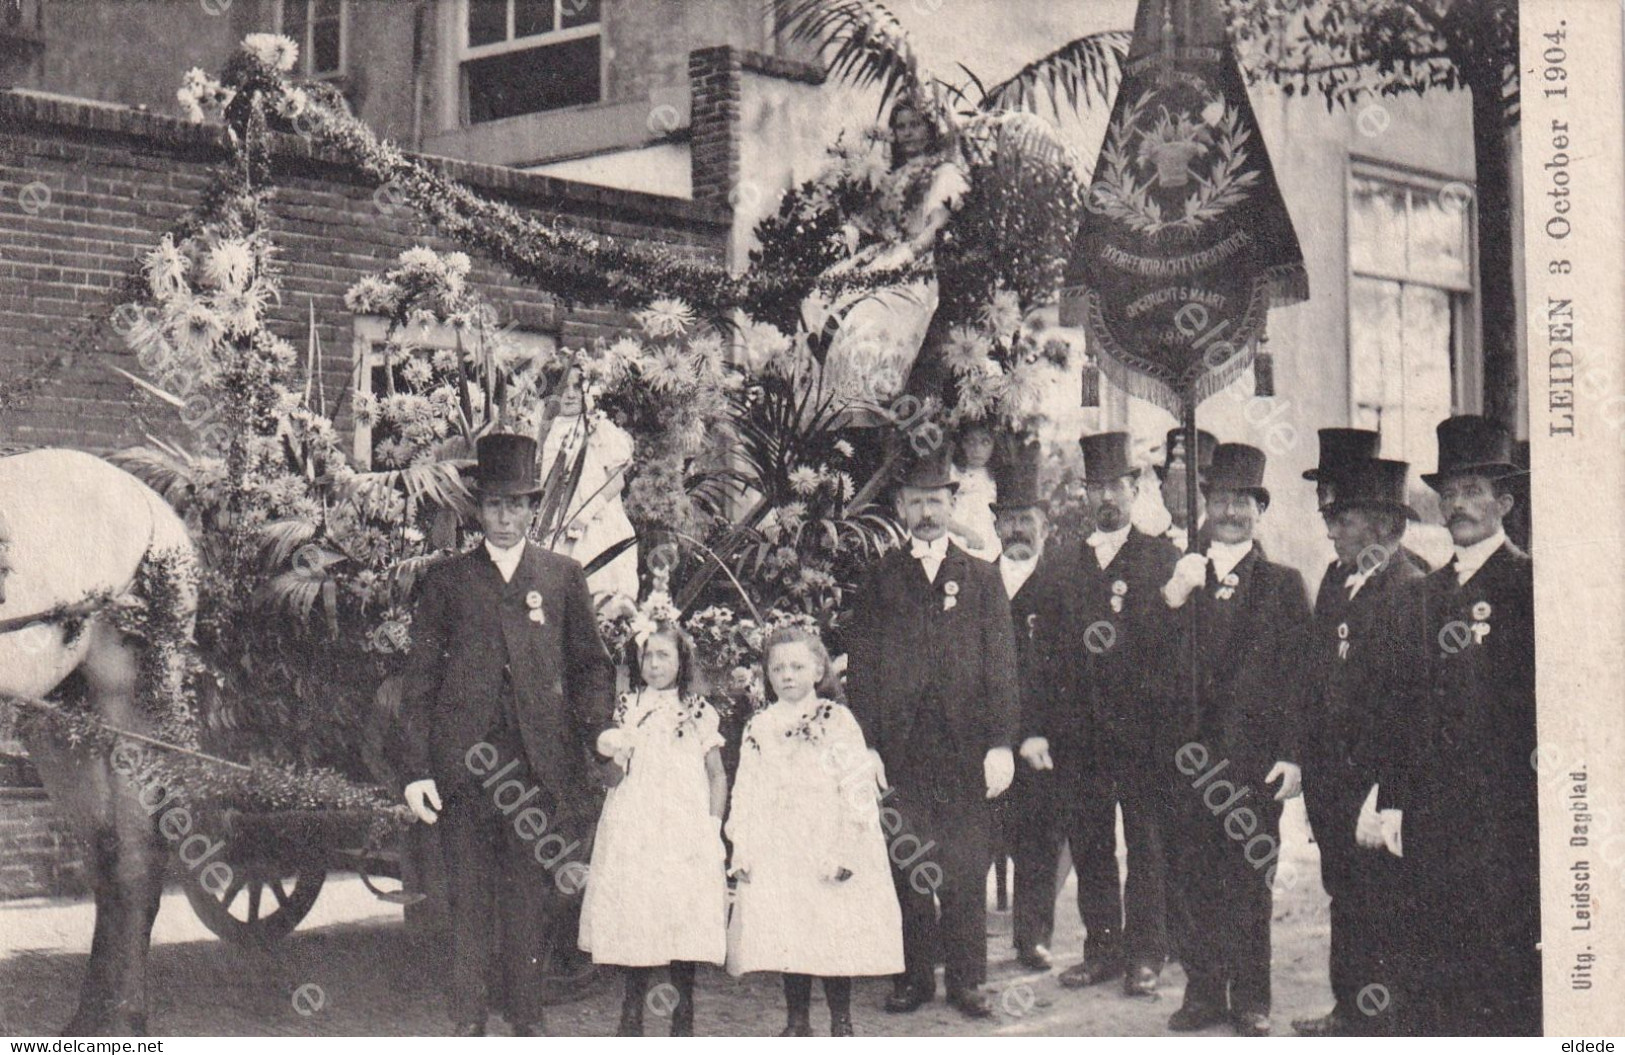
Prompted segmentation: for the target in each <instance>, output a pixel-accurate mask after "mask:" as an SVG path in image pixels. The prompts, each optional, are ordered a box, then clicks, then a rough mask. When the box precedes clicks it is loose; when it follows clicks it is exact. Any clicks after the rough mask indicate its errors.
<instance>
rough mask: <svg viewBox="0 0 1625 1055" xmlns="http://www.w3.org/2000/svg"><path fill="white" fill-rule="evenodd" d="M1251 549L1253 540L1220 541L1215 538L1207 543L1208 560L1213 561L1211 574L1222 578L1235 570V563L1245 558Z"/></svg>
mask: <svg viewBox="0 0 1625 1055" xmlns="http://www.w3.org/2000/svg"><path fill="white" fill-rule="evenodd" d="M1252 551H1253V540H1252V539H1248V540H1247V541H1246V542H1220V541H1218V540H1217V539H1215V540H1213V541H1212V542H1209V543H1208V544H1207V556H1208V560H1210V561H1212V562H1213V574H1215V575H1217V576H1218V577H1219V578H1221V579H1222V578H1224V577H1225V576H1226V575H1229V574H1230V573H1231V572H1233V571H1235V570H1236V565H1238V564H1240V563H1241V562H1242V561H1243V560H1244V559H1246V557H1247V554H1249V553H1251V552H1252Z"/></svg>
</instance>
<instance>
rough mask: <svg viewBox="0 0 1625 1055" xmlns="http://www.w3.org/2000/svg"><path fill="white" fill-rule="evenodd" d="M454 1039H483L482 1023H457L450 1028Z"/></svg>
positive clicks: (483, 1029) (483, 1027) (483, 1028)
mask: <svg viewBox="0 0 1625 1055" xmlns="http://www.w3.org/2000/svg"><path fill="white" fill-rule="evenodd" d="M451 1035H452V1036H454V1037H483V1036H485V1023H484V1022H459V1023H457V1024H456V1025H454V1026H452V1027H451Z"/></svg>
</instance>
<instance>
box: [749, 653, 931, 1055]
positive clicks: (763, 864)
mask: <svg viewBox="0 0 1625 1055" xmlns="http://www.w3.org/2000/svg"><path fill="white" fill-rule="evenodd" d="M762 665H763V666H764V667H765V668H766V673H767V679H768V683H769V684H770V685H771V686H772V694H773V697H774V702H772V703H771V704H769V705H768V706H767V707H764V708H763V709H762V710H760V711H758V712H757V713H756V714H755V715H754V716H753V717H752V718H751V720H750V722H749V724H747V725H746V726H745V735H744V742H743V744H742V746H741V748H740V757H739V773H738V776H737V778H736V782H735V784H734V793H733V804H732V807H731V809H730V811H729V815H728V838H729V839H730V840H731V841H732V843H733V859H732V862H731V867H730V869H729V871H730V874H732V875H734V876H736V877H737V878H738V881H739V882H738V887H737V889H736V893H735V895H734V907H733V914H732V916H731V917H730V918H729V920H728V972H729V973H730V974H734V975H740V974H744V973H746V972H748V971H780V972H783V974H784V997H785V1003H786V1004H787V1005H788V1010H789V1016H788V1018H789V1021H788V1024H787V1025H786V1026H785V1028H784V1032H783V1033H782V1034H781V1036H787V1037H789V1036H795V1037H805V1036H811V1035H812V1025H811V1021H810V1010H809V1008H810V1004H811V1000H812V976H814V975H818V976H821V977H822V978H823V979H824V996H825V997H826V999H827V1000H828V1002H829V1015H830V1035H831V1036H836V1037H841V1036H851V1035H852V976H853V975H890V974H897V973H898V972H900V971H902V969H903V919H902V914H901V912H900V911H899V909H898V906H897V892H896V890H895V888H894V887H893V886H892V874H891V866H890V863H889V861H888V860H887V856H886V837H885V833H884V832H883V831H882V829H881V827H880V810H879V801H878V797H877V785H876V779H875V777H876V774H875V770H874V767H873V764H872V762H871V761H870V757H869V752H868V749H867V748H866V747H865V745H864V741H863V730H862V729H860V728H859V727H858V723H857V719H855V718H853V717H852V712H851V711H849V710H847V708H846V705H845V704H843V703H840V702H838V701H839V699H840V688H839V684H838V682H837V681H836V679H835V675H834V672H833V670H832V669H831V666H830V661H829V653H828V652H826V651H825V650H824V646H823V644H822V642H820V641H819V640H818V638H817V637H816V636H815V635H814V634H812V633H811V632H809V631H807V630H805V629H803V628H800V627H789V628H785V629H781V630H776V631H774V632H773V633H772V634H770V635H769V636H768V639H767V643H766V645H765V647H764V648H763V660H762Z"/></svg>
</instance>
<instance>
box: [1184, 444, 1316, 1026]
mask: <svg viewBox="0 0 1625 1055" xmlns="http://www.w3.org/2000/svg"><path fill="white" fill-rule="evenodd" d="M1203 492H1204V498H1205V499H1206V507H1207V533H1208V535H1209V541H1208V542H1207V546H1206V551H1205V552H1203V553H1187V554H1186V555H1184V556H1183V557H1181V558H1179V562H1178V563H1177V564H1176V565H1175V566H1174V572H1173V575H1172V576H1170V577H1169V580H1168V582H1167V584H1166V585H1165V586H1164V587H1163V589H1162V595H1163V599H1164V601H1165V603H1166V604H1167V605H1168V606H1169V607H1170V608H1172V609H1177V610H1178V611H1177V612H1176V613H1175V619H1174V622H1175V625H1176V626H1177V627H1178V633H1179V637H1180V641H1181V649H1180V654H1179V655H1178V656H1177V657H1176V658H1175V660H1174V664H1173V665H1172V671H1173V675H1172V676H1173V677H1175V678H1177V679H1178V680H1179V682H1180V684H1181V685H1182V687H1183V689H1184V691H1183V692H1182V693H1181V694H1180V698H1179V699H1178V701H1177V702H1178V703H1179V705H1180V708H1181V711H1180V718H1179V721H1178V725H1179V727H1180V728H1182V729H1183V735H1184V742H1183V743H1182V744H1181V745H1180V746H1179V747H1178V748H1177V749H1176V750H1175V752H1174V755H1173V758H1172V759H1171V760H1170V761H1171V762H1172V764H1173V767H1174V770H1175V773H1174V779H1175V786H1174V789H1173V791H1172V796H1173V799H1174V803H1173V813H1174V815H1175V818H1176V819H1175V829H1176V830H1175V832H1174V834H1173V836H1172V837H1171V839H1170V842H1171V843H1172V844H1173V845H1174V847H1175V850H1174V854H1175V856H1176V858H1177V862H1178V863H1177V864H1176V866H1175V869H1174V871H1175V875H1176V877H1177V880H1176V881H1177V883H1178V885H1179V888H1180V894H1181V896H1182V897H1183V899H1184V903H1185V907H1186V910H1187V911H1188V912H1189V915H1190V924H1191V926H1190V929H1189V932H1188V933H1187V934H1185V935H1183V936H1182V943H1183V947H1182V949H1181V960H1182V963H1183V964H1184V967H1185V974H1186V976H1187V978H1188V981H1187V983H1186V986H1185V1002H1184V1005H1183V1006H1182V1007H1181V1008H1180V1009H1179V1010H1178V1011H1176V1012H1175V1013H1174V1014H1173V1016H1172V1017H1171V1018H1170V1019H1169V1020H1168V1028H1169V1029H1172V1030H1175V1031H1176V1032H1185V1031H1189V1030H1196V1029H1202V1028H1204V1027H1206V1026H1209V1025H1213V1024H1216V1023H1220V1022H1224V1021H1227V1020H1228V1021H1229V1022H1230V1023H1231V1024H1232V1026H1233V1027H1234V1029H1235V1031H1236V1032H1237V1033H1238V1034H1239V1035H1242V1036H1267V1035H1268V1034H1269V1032H1270V1019H1269V1012H1270V913H1271V891H1270V888H1271V885H1272V883H1273V880H1274V872H1275V866H1276V863H1277V861H1278V859H1279V854H1280V835H1279V827H1278V826H1279V821H1280V816H1281V803H1282V801H1284V800H1286V799H1289V798H1292V797H1293V796H1295V795H1297V794H1298V790H1299V779H1300V773H1299V769H1298V765H1297V758H1298V742H1299V741H1298V737H1299V723H1300V720H1301V710H1302V707H1301V703H1300V697H1299V694H1300V693H1301V692H1302V691H1303V674H1302V669H1301V668H1302V665H1303V662H1304V657H1305V655H1306V654H1307V652H1308V643H1309V638H1308V631H1309V599H1308V595H1307V593H1306V592H1305V590H1304V586H1303V579H1302V577H1301V576H1299V574H1298V573H1297V571H1296V570H1294V569H1292V568H1289V567H1286V566H1285V565H1281V564H1276V563H1274V562H1272V561H1270V560H1269V559H1268V558H1267V557H1266V556H1265V555H1264V552H1263V549H1262V547H1261V546H1260V545H1259V544H1258V542H1257V540H1256V539H1255V538H1254V537H1253V535H1254V530H1255V528H1256V527H1257V524H1258V520H1259V517H1260V516H1262V515H1263V513H1264V511H1265V510H1266V509H1268V507H1269V501H1270V495H1269V491H1267V490H1265V488H1264V452H1263V451H1261V450H1259V449H1258V448H1256V447H1250V446H1247V445H1246V444H1240V443H1221V444H1219V445H1218V446H1217V447H1216V448H1214V451H1213V463H1212V464H1211V465H1210V466H1209V467H1208V471H1207V480H1206V483H1205V485H1204V487H1203ZM1165 764H1166V763H1165ZM1271 784H1278V788H1277V790H1275V791H1274V792H1273V794H1272V793H1271V789H1270V787H1269V785H1271Z"/></svg>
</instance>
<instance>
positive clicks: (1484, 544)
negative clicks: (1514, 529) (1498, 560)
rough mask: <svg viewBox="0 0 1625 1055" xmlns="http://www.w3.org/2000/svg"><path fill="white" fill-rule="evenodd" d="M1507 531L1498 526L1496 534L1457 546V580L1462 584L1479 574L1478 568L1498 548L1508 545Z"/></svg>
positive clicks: (1464, 584)
mask: <svg viewBox="0 0 1625 1055" xmlns="http://www.w3.org/2000/svg"><path fill="white" fill-rule="evenodd" d="M1506 542H1507V533H1506V530H1505V529H1504V528H1497V529H1496V531H1495V534H1493V535H1491V536H1490V537H1489V538H1487V539H1482V540H1480V541H1478V542H1475V543H1473V544H1472V545H1471V546H1457V547H1456V582H1457V583H1458V584H1460V585H1462V586H1466V585H1467V580H1468V579H1471V578H1472V577H1473V576H1474V575H1476V574H1478V569H1480V568H1482V567H1483V566H1484V562H1485V561H1487V560H1489V559H1490V557H1491V556H1492V555H1493V554H1494V553H1495V551H1496V550H1498V549H1500V548H1501V547H1502V546H1504V545H1506Z"/></svg>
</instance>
